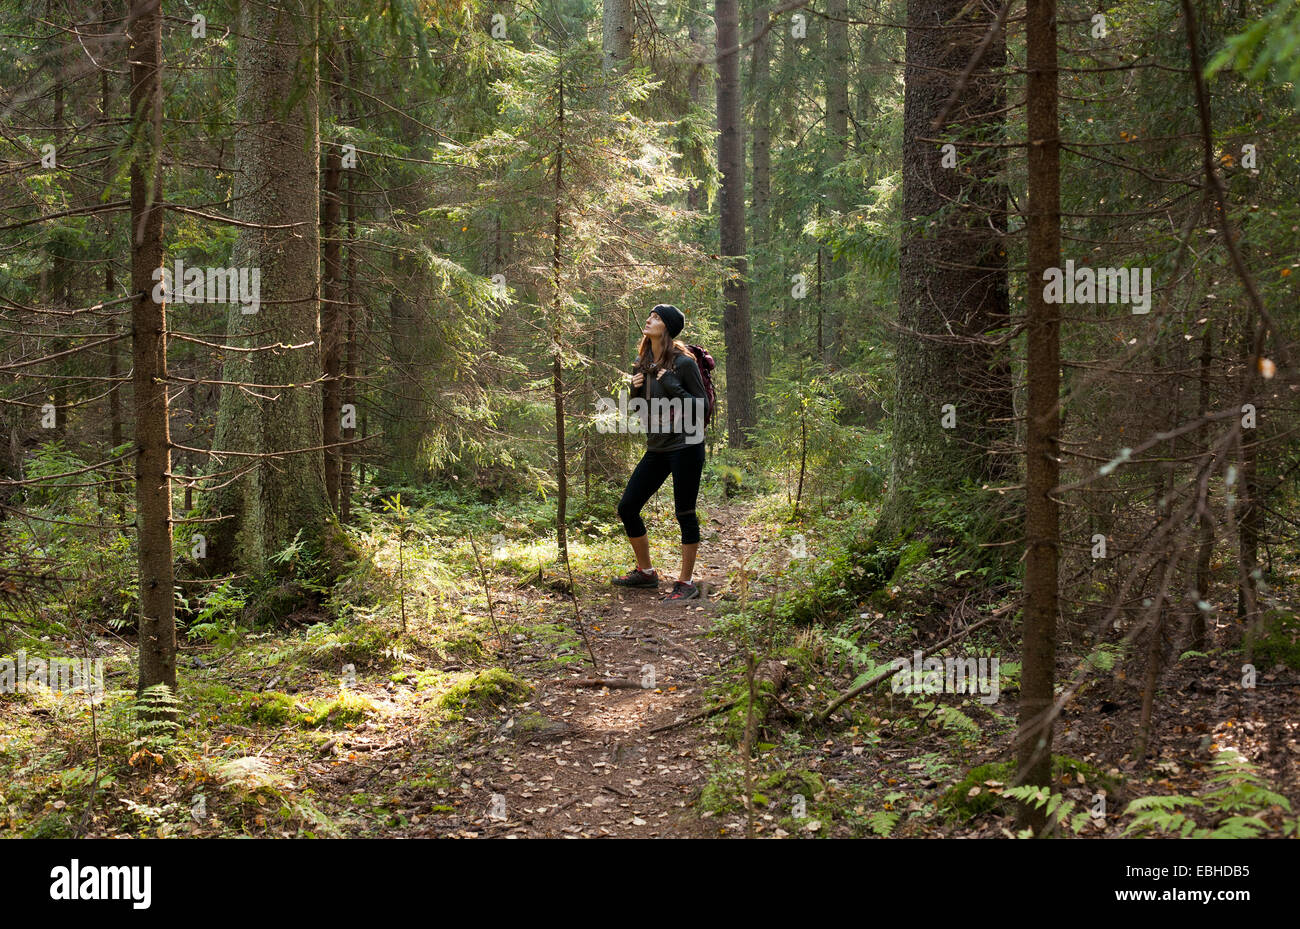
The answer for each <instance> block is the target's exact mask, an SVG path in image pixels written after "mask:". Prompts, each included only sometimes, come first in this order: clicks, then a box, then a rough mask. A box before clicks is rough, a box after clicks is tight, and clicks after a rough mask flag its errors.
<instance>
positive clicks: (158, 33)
mask: <svg viewBox="0 0 1300 929" xmlns="http://www.w3.org/2000/svg"><path fill="white" fill-rule="evenodd" d="M126 31H127V34H128V35H129V36H130V41H131V45H130V49H131V58H130V61H131V113H132V122H131V146H130V149H129V150H130V151H131V153H132V161H131V290H132V292H133V293H134V294H135V300H134V302H133V303H132V304H131V328H132V330H133V333H134V336H133V339H132V351H133V362H134V365H135V368H134V374H133V381H134V387H135V444H136V459H135V496H136V519H137V522H138V531H139V549H140V552H139V564H140V681H139V686H140V690H141V691H144V690H145V688H148V687H153V686H155V685H157V684H166V685H167V686H168V687H170V688H171V689H172V690H173V691H174V690H175V689H176V617H175V593H174V588H175V575H174V569H173V566H172V535H171V519H172V495H171V484H170V482H169V480H168V474H169V473H170V471H171V432H170V428H169V426H168V419H167V310H166V304H165V303H163V302H161V301H155V300H154V299H153V291H154V283H155V282H154V272H155V271H156V270H157V269H158V268H161V267H162V259H163V238H162V231H163V230H162V220H163V205H162V169H161V167H160V165H159V154H160V153H161V151H162V4H161V2H160V0H131V6H130V8H129V13H128V22H127V27H126ZM160 715H165V714H160Z"/></svg>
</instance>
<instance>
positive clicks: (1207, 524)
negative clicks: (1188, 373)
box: [1189, 324, 1214, 652]
mask: <svg viewBox="0 0 1300 929" xmlns="http://www.w3.org/2000/svg"><path fill="white" fill-rule="evenodd" d="M1213 332H1214V330H1213V327H1212V326H1210V325H1208V324H1207V325H1206V327H1205V332H1204V333H1202V335H1201V358H1200V376H1199V385H1198V387H1199V389H1198V391H1197V399H1196V416H1197V418H1198V419H1200V420H1202V425H1201V426H1200V428H1199V429H1198V430H1197V445H1198V451H1199V452H1200V453H1201V454H1202V455H1208V454H1210V424H1209V422H1206V421H1205V417H1206V414H1207V413H1209V411H1210V365H1211V364H1212V362H1213V360H1214V352H1213V350H1214V341H1213V340H1214V335H1213ZM1198 495H1199V490H1198ZM1209 496H1210V494H1209V480H1208V478H1207V479H1206V491H1205V499H1204V500H1202V501H1200V502H1198V503H1197V508H1198V511H1199V513H1198V518H1199V523H1200V525H1199V528H1198V532H1197V550H1196V599H1197V603H1196V604H1194V605H1193V609H1192V614H1191V615H1192V619H1191V630H1190V632H1191V635H1190V640H1191V641H1190V642H1189V647H1190V648H1191V649H1193V650H1195V651H1198V652H1200V651H1205V639H1206V622H1205V610H1203V609H1201V608H1200V603H1201V602H1208V601H1209V599H1210V561H1211V559H1212V558H1213V557H1214V516H1213V514H1212V513H1211V512H1210V500H1209ZM1201 507H1204V508H1203V509H1201Z"/></svg>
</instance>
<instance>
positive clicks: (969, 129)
mask: <svg viewBox="0 0 1300 929" xmlns="http://www.w3.org/2000/svg"><path fill="white" fill-rule="evenodd" d="M907 9H908V13H907V67H906V69H905V80H904V104H903V232H902V242H901V246H900V251H899V310H898V317H899V319H898V322H899V330H900V331H899V336H898V342H897V352H896V357H897V389H896V396H895V410H894V436H895V442H894V454H893V462H892V471H893V473H892V477H891V480H890V484H889V497H888V498H887V500H886V505H885V512H884V514H883V516H882V519H881V529H882V531H886V530H887V531H888V533H891V534H894V533H898V532H900V531H904V530H906V529H907V528H908V524H909V523H910V521H911V520H912V519H913V518H914V514H915V507H914V505H913V503H912V493H911V492H912V490H914V489H920V488H922V487H933V488H937V489H942V490H948V489H952V488H956V487H958V486H960V485H961V484H962V483H963V482H964V481H967V480H971V481H976V482H979V483H985V482H988V481H990V480H1001V479H1004V478H1007V477H1010V476H1012V475H1013V474H1014V462H1013V460H1012V458H1011V457H1010V455H1008V454H1007V453H1006V451H1005V450H1004V451H1003V452H1002V453H1001V454H994V453H993V451H992V450H993V449H994V448H995V447H996V446H998V445H999V444H1000V443H1005V444H1006V445H1008V446H1009V445H1010V442H1011V433H1010V426H1009V420H1010V419H1011V416H1012V411H1011V373H1010V366H1009V363H1008V359H1007V354H1006V351H1005V350H1004V349H1003V348H1001V347H998V346H995V345H992V344H990V341H991V339H990V333H991V332H992V331H993V330H996V329H998V328H999V327H1002V326H1005V325H1006V324H1007V320H1008V312H1009V309H1008V292H1007V257H1006V242H1005V240H1004V238H1003V236H1004V233H1005V230H1006V198H1007V192H1006V188H1005V186H1003V185H1002V184H1001V183H999V182H998V181H997V180H996V177H997V175H998V173H999V171H1000V168H1001V161H1002V156H1001V155H1000V154H999V153H998V152H999V150H998V149H996V148H983V147H976V146H967V147H963V145H962V143H963V142H984V143H987V142H998V141H1001V139H1002V137H1003V128H1004V125H1003V117H1002V115H1001V114H1000V112H999V111H1000V110H1001V109H1002V105H1003V97H1004V92H1003V79H1002V75H1001V70H1000V69H1001V68H1002V66H1003V65H1004V64H1005V62H1006V44H1005V41H1004V40H1003V39H1001V38H999V39H997V40H996V41H994V42H992V43H991V44H990V46H989V47H988V49H987V50H986V52H985V55H984V58H983V60H982V62H981V64H980V66H979V67H978V68H977V69H976V70H975V71H974V73H973V74H972V75H971V78H970V81H969V82H968V83H967V85H966V87H965V89H964V91H963V93H962V95H961V98H960V99H959V101H958V104H957V106H956V107H954V108H953V110H952V112H951V114H950V117H949V119H948V121H947V123H946V124H945V126H944V127H943V128H942V129H940V130H937V131H936V130H935V128H934V125H933V124H934V121H935V120H936V119H937V118H938V117H939V115H940V114H941V113H942V112H943V108H944V104H945V103H946V101H947V100H948V98H949V97H950V96H951V95H952V92H953V90H954V88H955V86H956V83H957V80H958V78H959V75H960V74H961V72H962V70H963V69H964V68H965V67H966V66H967V64H968V63H969V61H970V58H971V55H972V53H973V52H974V50H975V47H976V46H977V44H978V43H979V42H980V40H981V39H983V38H984V36H985V35H986V34H987V32H988V28H989V24H990V22H991V21H992V20H993V19H994V18H995V17H996V11H994V10H993V9H991V8H989V7H986V6H980V5H976V6H971V7H967V5H966V4H965V2H964V0H909V2H908V8H907ZM936 136H937V137H938V138H940V139H942V140H944V141H946V142H950V143H951V144H952V145H953V146H955V150H949V151H947V152H945V150H944V149H943V148H942V146H941V145H940V144H939V143H937V142H935V141H933V140H934V139H935V138H936ZM954 157H955V158H956V159H957V161H956V163H955V164H954V163H953V158H954ZM945 404H952V405H953V407H954V408H955V412H956V426H955V428H951V429H947V428H943V427H942V422H941V420H942V415H943V414H942V410H943V407H944V405H945Z"/></svg>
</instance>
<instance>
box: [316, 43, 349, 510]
mask: <svg viewBox="0 0 1300 929" xmlns="http://www.w3.org/2000/svg"><path fill="white" fill-rule="evenodd" d="M330 77H331V78H332V81H331V83H332V84H333V85H334V86H335V87H337V86H338V85H339V84H340V83H341V82H340V79H339V78H340V75H339V70H338V68H337V67H331V68H330ZM330 100H331V103H332V104H333V108H334V112H335V113H338V112H339V96H338V94H337V93H333V94H331V95H330ZM341 174H342V158H341V156H340V154H339V149H338V146H337V145H334V144H331V145H330V146H329V148H328V149H327V150H326V152H325V171H324V174H323V175H322V177H321V180H322V184H321V223H320V234H321V271H322V274H321V304H320V306H321V309H320V314H321V326H320V335H321V369H322V372H323V374H324V376H325V380H324V382H323V383H322V384H321V397H322V403H323V406H322V418H323V423H322V425H323V438H324V444H325V495H326V497H328V498H329V501H330V505H331V506H332V507H333V508H334V510H335V512H337V511H338V510H339V506H340V501H339V493H340V489H339V488H340V481H341V476H342V470H343V455H342V449H341V448H339V442H340V441H341V440H342V435H343V425H342V417H343V383H342V381H341V380H340V374H341V366H342V355H343V318H344V307H343V303H342V296H343V267H342V252H341V246H340V228H339V219H340V215H341V213H342V200H341V196H340V188H341V183H342V177H341Z"/></svg>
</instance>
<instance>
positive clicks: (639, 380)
mask: <svg viewBox="0 0 1300 929" xmlns="http://www.w3.org/2000/svg"><path fill="white" fill-rule="evenodd" d="M644 383H645V375H644V374H642V373H641V372H640V371H638V372H637V373H636V374H633V375H632V389H633V390H640V389H641V385H642V384H644Z"/></svg>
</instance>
